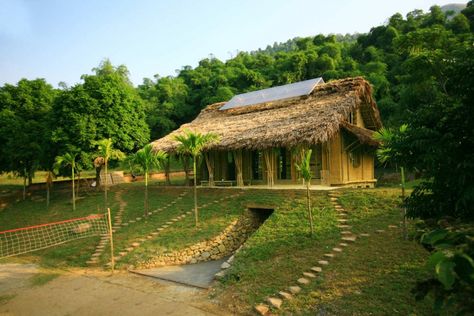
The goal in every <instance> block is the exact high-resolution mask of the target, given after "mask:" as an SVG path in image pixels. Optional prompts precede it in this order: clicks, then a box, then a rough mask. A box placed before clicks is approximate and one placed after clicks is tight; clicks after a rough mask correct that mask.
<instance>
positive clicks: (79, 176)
mask: <svg viewBox="0 0 474 316" xmlns="http://www.w3.org/2000/svg"><path fill="white" fill-rule="evenodd" d="M80 186H81V173H80V172H78V173H77V188H76V197H77V198H78V197H79V187H80Z"/></svg>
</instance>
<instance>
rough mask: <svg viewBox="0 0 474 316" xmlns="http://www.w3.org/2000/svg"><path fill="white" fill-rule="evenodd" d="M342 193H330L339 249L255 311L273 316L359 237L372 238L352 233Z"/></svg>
mask: <svg viewBox="0 0 474 316" xmlns="http://www.w3.org/2000/svg"><path fill="white" fill-rule="evenodd" d="M340 195H341V192H340V191H331V192H329V193H328V196H329V199H330V201H331V204H332V206H333V207H334V209H335V210H336V212H337V213H336V215H337V218H338V219H337V221H338V225H337V227H338V228H339V229H340V230H341V237H340V238H341V239H340V243H339V244H338V246H337V247H334V248H332V251H331V252H329V253H326V254H324V255H323V258H321V259H319V260H318V261H317V265H315V266H313V267H311V268H310V269H309V271H304V272H303V273H302V276H301V277H300V278H298V279H297V280H296V283H297V284H294V285H291V286H289V287H288V288H287V289H285V290H282V291H280V292H278V295H276V296H272V297H268V298H267V300H266V302H265V303H261V304H258V305H256V306H255V311H257V313H258V314H260V315H271V314H272V313H271V309H272V308H273V309H280V308H281V305H282V304H283V303H284V301H285V300H291V299H292V298H293V297H294V296H295V295H297V294H298V293H300V292H301V290H302V287H304V286H306V285H308V284H310V283H311V282H312V281H313V280H315V279H316V278H317V276H318V274H320V273H322V272H323V270H324V268H325V267H327V266H328V265H329V264H330V260H331V259H333V258H335V257H337V256H339V255H341V254H342V253H343V251H344V249H345V248H347V247H349V246H350V244H352V243H354V242H355V241H356V240H357V238H358V237H370V234H369V233H361V234H359V235H358V236H357V235H356V234H354V233H352V231H351V228H352V226H351V225H349V224H350V221H349V218H348V217H349V214H348V212H347V211H346V210H345V209H344V207H343V206H342V205H341V204H340V203H339V197H340ZM388 228H389V229H396V228H398V226H396V225H388ZM375 232H376V233H384V232H385V230H383V229H378V230H376V231H375Z"/></svg>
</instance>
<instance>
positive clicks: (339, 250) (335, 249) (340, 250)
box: [332, 247, 342, 252]
mask: <svg viewBox="0 0 474 316" xmlns="http://www.w3.org/2000/svg"><path fill="white" fill-rule="evenodd" d="M332 251H334V252H342V249H341V248H337V247H334V248H332Z"/></svg>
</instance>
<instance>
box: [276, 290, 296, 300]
mask: <svg viewBox="0 0 474 316" xmlns="http://www.w3.org/2000/svg"><path fill="white" fill-rule="evenodd" d="M278 295H280V297H281V298H283V299H285V300H291V299H293V295H291V294H290V293H288V292H285V291H280V292H278Z"/></svg>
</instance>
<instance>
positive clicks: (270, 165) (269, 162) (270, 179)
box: [263, 148, 275, 187]
mask: <svg viewBox="0 0 474 316" xmlns="http://www.w3.org/2000/svg"><path fill="white" fill-rule="evenodd" d="M263 158H264V160H265V167H266V169H267V184H268V186H270V187H272V186H273V185H274V184H275V172H274V169H275V168H274V161H273V160H274V154H273V148H268V149H264V150H263Z"/></svg>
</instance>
